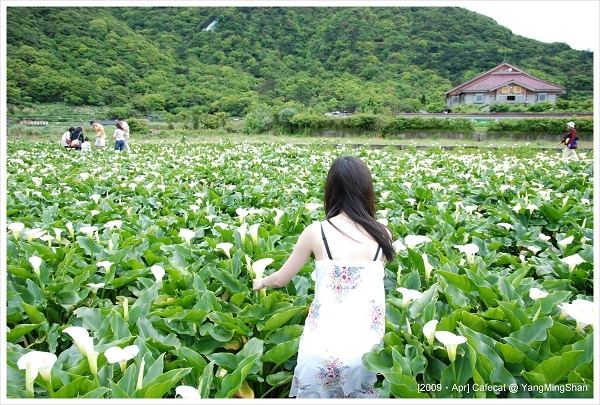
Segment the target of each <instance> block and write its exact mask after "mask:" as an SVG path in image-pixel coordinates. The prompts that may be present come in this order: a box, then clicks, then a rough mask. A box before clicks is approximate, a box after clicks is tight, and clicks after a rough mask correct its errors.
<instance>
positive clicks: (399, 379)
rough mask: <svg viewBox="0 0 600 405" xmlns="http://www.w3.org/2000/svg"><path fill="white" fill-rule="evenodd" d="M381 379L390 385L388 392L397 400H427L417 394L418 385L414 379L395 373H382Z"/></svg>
mask: <svg viewBox="0 0 600 405" xmlns="http://www.w3.org/2000/svg"><path fill="white" fill-rule="evenodd" d="M383 377H384V378H385V380H386V381H387V382H388V383H389V384H390V391H391V392H392V394H394V396H395V397H397V398H429V396H428V395H427V394H425V393H423V392H419V384H418V383H417V381H416V380H415V378H414V377H411V376H407V375H404V374H402V373H397V372H386V373H383Z"/></svg>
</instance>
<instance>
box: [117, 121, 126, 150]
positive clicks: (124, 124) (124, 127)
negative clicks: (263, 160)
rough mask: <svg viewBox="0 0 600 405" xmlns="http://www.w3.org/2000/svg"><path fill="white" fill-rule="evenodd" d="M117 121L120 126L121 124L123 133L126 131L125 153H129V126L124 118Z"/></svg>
mask: <svg viewBox="0 0 600 405" xmlns="http://www.w3.org/2000/svg"><path fill="white" fill-rule="evenodd" d="M117 121H118V123H119V124H121V128H123V131H125V147H124V148H123V151H125V152H129V124H127V123H126V122H125V120H124V119H123V117H119V118H118V119H117Z"/></svg>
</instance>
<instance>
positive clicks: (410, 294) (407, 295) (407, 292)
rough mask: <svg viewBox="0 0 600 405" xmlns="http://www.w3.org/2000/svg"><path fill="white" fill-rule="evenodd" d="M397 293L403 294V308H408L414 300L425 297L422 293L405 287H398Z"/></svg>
mask: <svg viewBox="0 0 600 405" xmlns="http://www.w3.org/2000/svg"><path fill="white" fill-rule="evenodd" d="M396 291H398V292H399V293H400V294H402V307H404V308H406V307H407V306H408V304H409V303H410V302H411V301H412V300H418V299H419V298H421V297H422V296H423V293H422V292H420V291H417V290H411V289H409V288H404V287H398V288H396Z"/></svg>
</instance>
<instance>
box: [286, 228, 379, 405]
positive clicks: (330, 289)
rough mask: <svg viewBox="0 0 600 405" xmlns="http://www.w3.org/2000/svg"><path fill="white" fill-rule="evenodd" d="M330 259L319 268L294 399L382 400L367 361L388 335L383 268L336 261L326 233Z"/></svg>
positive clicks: (292, 392)
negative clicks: (385, 330) (367, 354)
mask: <svg viewBox="0 0 600 405" xmlns="http://www.w3.org/2000/svg"><path fill="white" fill-rule="evenodd" d="M321 233H322V235H323V242H324V243H323V245H324V256H325V252H326V253H327V256H325V257H327V259H324V260H318V261H316V262H315V266H316V269H315V273H316V285H315V299H314V300H313V302H312V304H311V306H310V309H309V312H308V317H307V318H306V322H305V325H304V332H303V333H302V337H301V338H300V346H299V348H298V362H297V366H296V368H295V370H294V378H293V380H292V387H291V390H290V394H289V395H290V397H296V398H377V396H378V390H377V389H375V388H374V387H373V385H374V383H375V382H376V381H377V377H376V375H375V373H373V372H370V371H367V370H366V369H365V368H364V367H363V363H362V356H363V355H364V354H365V353H368V352H370V351H371V350H372V349H373V346H375V345H379V344H381V342H382V339H383V334H384V329H385V319H384V318H385V310H384V308H385V292H384V287H383V275H384V272H383V267H384V266H383V262H382V261H381V260H377V257H378V256H379V252H380V248H378V249H377V253H376V255H375V259H374V260H373V261H371V262H362V263H351V264H350V263H342V262H339V261H335V260H332V259H331V254H330V252H329V246H328V245H327V239H326V238H325V234H324V233H323V228H322V227H321Z"/></svg>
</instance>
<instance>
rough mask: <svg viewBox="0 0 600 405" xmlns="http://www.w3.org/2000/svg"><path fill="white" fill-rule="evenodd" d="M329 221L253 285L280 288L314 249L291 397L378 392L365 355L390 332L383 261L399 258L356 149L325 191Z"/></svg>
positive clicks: (338, 164) (335, 167)
mask: <svg viewBox="0 0 600 405" xmlns="http://www.w3.org/2000/svg"><path fill="white" fill-rule="evenodd" d="M324 194H325V195H324V200H325V201H324V202H325V213H326V217H327V220H326V221H323V222H315V223H313V224H311V225H309V226H307V227H306V229H305V230H304V231H303V232H302V234H301V235H300V237H299V239H298V243H297V244H296V246H295V248H294V250H293V252H292V254H291V256H290V257H289V259H288V260H287V261H286V262H285V264H284V265H283V266H282V267H281V269H279V270H278V271H277V272H275V273H273V274H271V275H269V276H267V277H264V278H256V279H255V280H254V285H253V288H254V289H255V290H259V289H261V288H266V287H270V288H278V287H283V286H285V285H286V284H287V283H289V282H290V280H291V279H292V278H293V277H294V276H295V275H296V274H297V273H298V271H300V269H301V268H302V267H303V266H304V264H305V263H306V261H307V260H308V259H309V258H310V256H311V255H314V258H315V267H316V268H315V273H316V284H315V298H314V300H313V302H312V304H311V306H310V309H309V313H308V316H307V318H306V321H305V325H304V331H303V333H302V337H301V339H300V345H299V348H298V361H297V365H296V368H295V370H294V378H293V381H292V387H291V390H290V396H291V397H296V398H369V397H371V398H376V397H377V395H378V392H377V390H376V389H375V388H374V384H375V382H376V381H377V376H376V375H375V373H372V372H370V371H368V370H366V369H365V368H364V366H363V363H362V356H363V355H364V354H365V353H367V352H369V351H371V350H372V349H373V347H374V346H375V345H379V344H381V341H382V339H383V335H384V332H385V290H384V287H383V277H384V271H383V267H384V263H385V261H392V260H394V254H395V252H394V248H393V246H392V234H391V232H390V231H389V229H388V228H387V227H386V226H384V225H383V224H381V223H380V222H378V221H377V220H376V219H375V212H376V211H375V196H374V191H373V180H372V177H371V173H370V171H369V168H368V167H367V165H366V164H365V163H364V162H363V161H362V160H360V159H358V158H356V157H353V156H345V157H339V158H337V159H336V160H335V161H334V162H333V164H332V166H331V168H330V169H329V173H328V175H327V181H326V184H325V193H324Z"/></svg>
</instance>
